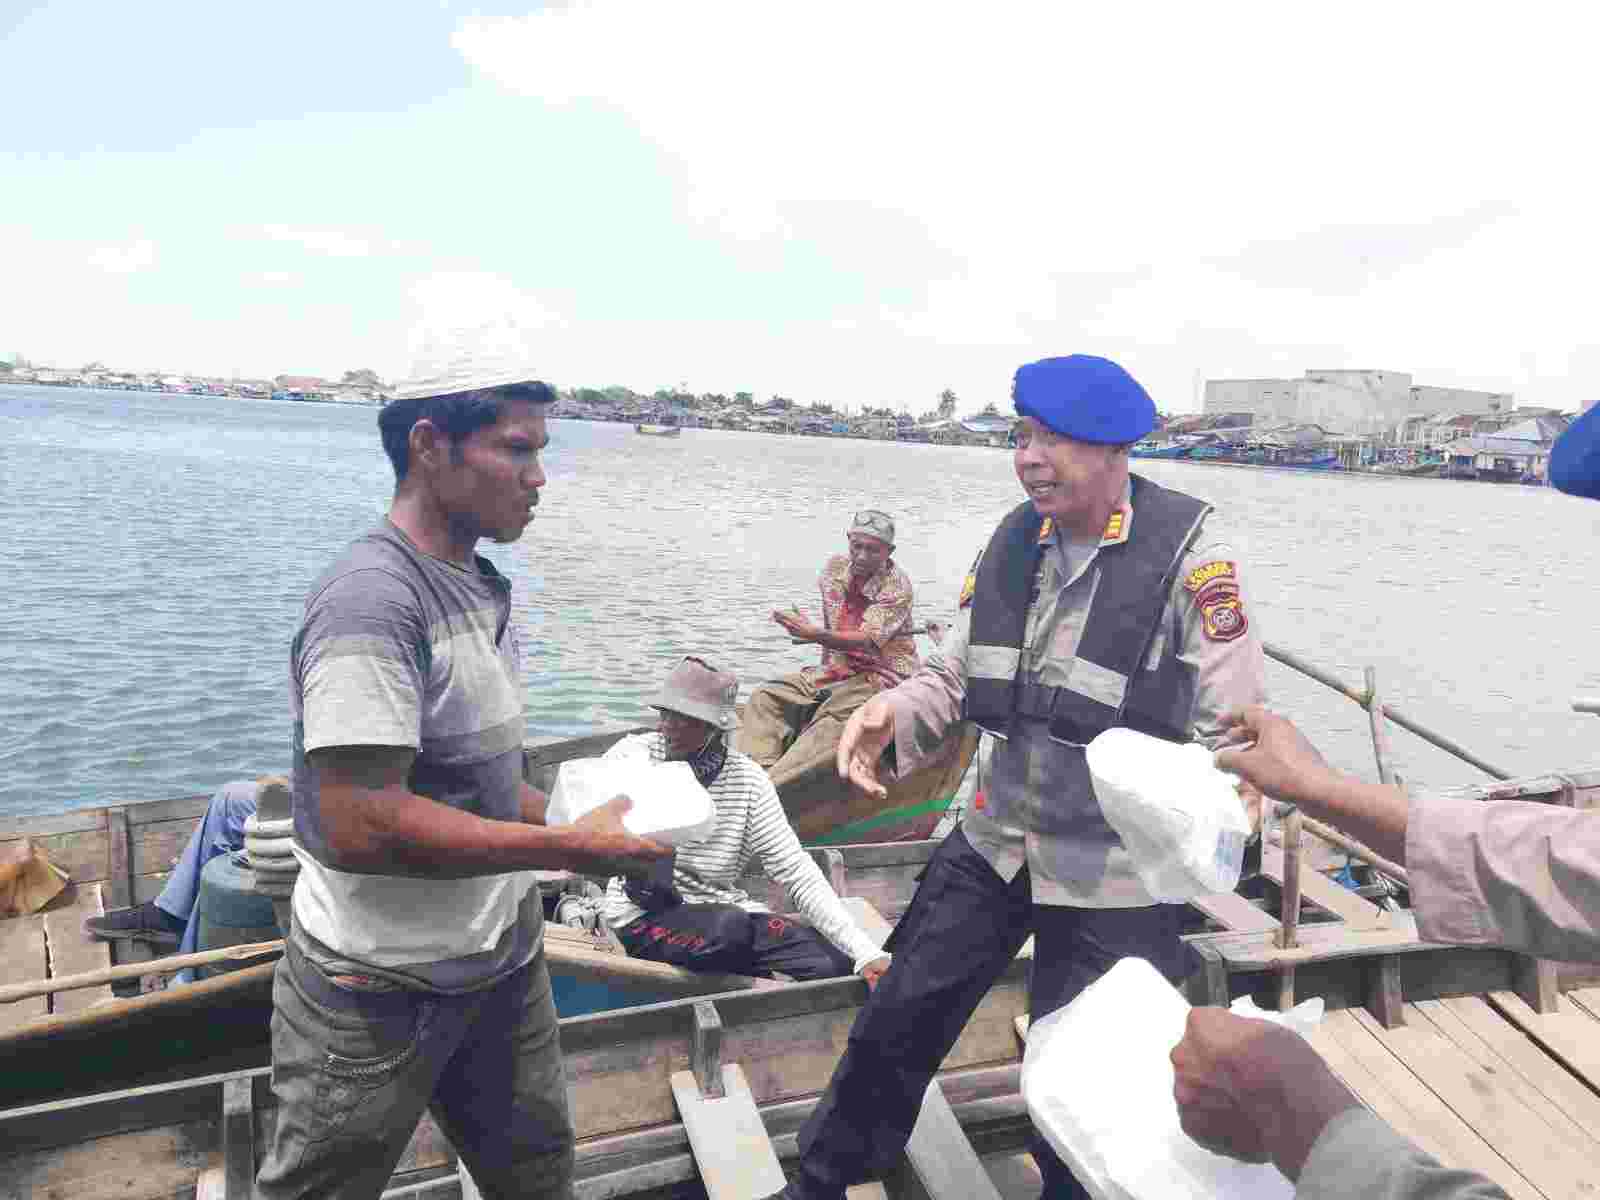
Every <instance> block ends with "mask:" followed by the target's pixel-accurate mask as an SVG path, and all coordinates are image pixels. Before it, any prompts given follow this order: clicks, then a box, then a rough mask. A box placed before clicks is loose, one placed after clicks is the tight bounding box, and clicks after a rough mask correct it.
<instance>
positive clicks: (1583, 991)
mask: <svg viewBox="0 0 1600 1200" xmlns="http://www.w3.org/2000/svg"><path fill="white" fill-rule="evenodd" d="M1567 999H1568V1000H1570V1001H1572V1003H1573V1005H1574V1006H1575V1007H1577V1008H1579V1009H1582V1010H1583V1011H1584V1012H1585V1013H1587V1014H1588V1015H1589V1016H1591V1017H1593V1018H1595V1020H1597V1021H1600V988H1597V987H1584V988H1573V989H1572V990H1571V991H1570V992H1568V993H1567Z"/></svg>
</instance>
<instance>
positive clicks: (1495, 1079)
mask: <svg viewBox="0 0 1600 1200" xmlns="http://www.w3.org/2000/svg"><path fill="white" fill-rule="evenodd" d="M1349 1012H1350V1014H1351V1015H1352V1016H1353V1017H1354V1018H1355V1020H1356V1021H1357V1022H1359V1023H1360V1024H1361V1025H1362V1026H1363V1027H1364V1028H1365V1029H1366V1030H1367V1032H1368V1033H1370V1034H1372V1036H1373V1037H1374V1038H1376V1039H1377V1041H1378V1042H1379V1043H1380V1044H1381V1045H1383V1046H1384V1047H1385V1048H1386V1049H1387V1050H1388V1051H1389V1052H1390V1053H1391V1054H1393V1055H1394V1056H1395V1057H1396V1058H1397V1059H1399V1060H1400V1062H1401V1063H1403V1064H1404V1065H1405V1067H1406V1069H1407V1070H1409V1071H1410V1072H1411V1073H1412V1074H1413V1075H1415V1076H1416V1077H1417V1078H1418V1079H1420V1080H1421V1081H1422V1082H1423V1083H1424V1084H1425V1085H1427V1087H1428V1088H1429V1089H1431V1090H1432V1091H1433V1093H1434V1094H1435V1095H1436V1096H1438V1097H1439V1098H1440V1099H1441V1100H1443V1101H1444V1102H1445V1103H1446V1104H1447V1105H1449V1106H1450V1108H1451V1109H1452V1110H1453V1111H1454V1112H1455V1113H1456V1115H1457V1116H1459V1117H1460V1118H1461V1119H1462V1120H1463V1121H1465V1122H1466V1123H1467V1124H1468V1125H1470V1126H1471V1127H1472V1128H1473V1129H1474V1130H1475V1131H1478V1133H1479V1134H1480V1136H1481V1137H1483V1139H1484V1140H1485V1141H1487V1142H1488V1143H1489V1144H1490V1146H1492V1147H1493V1148H1494V1150H1495V1152H1496V1153H1497V1154H1499V1155H1500V1157H1501V1158H1503V1159H1505V1161H1506V1162H1508V1163H1510V1164H1511V1166H1513V1167H1514V1168H1515V1169H1516V1170H1517V1172H1518V1173H1519V1174H1520V1175H1521V1176H1522V1177H1523V1178H1524V1179H1526V1180H1528V1182H1530V1183H1531V1184H1533V1185H1534V1187H1536V1188H1538V1189H1539V1191H1540V1192H1542V1193H1543V1194H1544V1195H1545V1196H1548V1197H1556V1196H1561V1197H1571V1198H1572V1200H1577V1198H1578V1197H1581V1196H1589V1195H1593V1194H1594V1192H1595V1190H1596V1187H1597V1186H1600V1143H1596V1142H1595V1141H1594V1140H1593V1139H1592V1138H1590V1137H1589V1136H1588V1135H1587V1134H1586V1133H1584V1131H1583V1130H1582V1129H1580V1128H1578V1126H1577V1125H1575V1124H1574V1123H1573V1122H1572V1121H1571V1119H1570V1118H1568V1117H1567V1116H1566V1114H1565V1113H1563V1112H1561V1110H1560V1109H1559V1108H1557V1107H1556V1106H1555V1105H1553V1104H1551V1103H1550V1101H1549V1100H1548V1099H1547V1098H1545V1097H1544V1096H1543V1095H1541V1094H1540V1093H1539V1092H1538V1090H1537V1089H1536V1088H1532V1087H1530V1086H1528V1084H1527V1083H1526V1082H1524V1081H1523V1080H1522V1079H1520V1077H1519V1076H1518V1075H1517V1073H1516V1072H1515V1071H1514V1070H1512V1069H1511V1068H1510V1066H1509V1064H1507V1063H1505V1062H1504V1061H1503V1060H1501V1059H1500V1058H1499V1056H1498V1055H1496V1054H1494V1052H1493V1051H1491V1050H1489V1049H1488V1048H1487V1047H1485V1046H1483V1045H1482V1043H1481V1042H1480V1043H1478V1044H1477V1046H1476V1048H1475V1052H1474V1051H1473V1050H1469V1049H1468V1048H1467V1046H1464V1045H1463V1044H1462V1043H1461V1042H1457V1041H1455V1040H1453V1039H1452V1038H1450V1037H1449V1036H1447V1034H1446V1033H1445V1032H1444V1031H1442V1030H1441V1029H1440V1028H1439V1027H1438V1026H1437V1025H1435V1024H1433V1022H1432V1021H1431V1020H1430V1019H1429V1018H1428V1015H1427V1014H1426V1013H1425V1012H1423V1011H1422V1010H1421V1009H1419V1008H1417V1007H1416V1006H1414V1005H1408V1006H1407V1010H1406V1022H1405V1024H1403V1025H1399V1026H1396V1027H1395V1028H1393V1029H1385V1028H1384V1027H1383V1025H1382V1024H1381V1023H1379V1022H1378V1021H1377V1020H1376V1018H1374V1017H1373V1016H1372V1014H1371V1013H1368V1012H1366V1011H1365V1010H1363V1009H1359V1008H1357V1009H1350V1010H1349ZM1474 1040H1475V1039H1472V1038H1470V1035H1468V1036H1464V1037H1463V1039H1462V1041H1463V1042H1467V1043H1469V1044H1470V1043H1471V1042H1472V1041H1474Z"/></svg>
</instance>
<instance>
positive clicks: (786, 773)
mask: <svg viewBox="0 0 1600 1200" xmlns="http://www.w3.org/2000/svg"><path fill="white" fill-rule="evenodd" d="M819 691H821V692H827V693H828V696H827V699H825V700H822V701H821V703H820V704H819V703H818V698H819ZM877 694H878V685H877V682H876V680H874V678H873V677H872V676H871V675H867V674H865V673H863V674H860V675H852V676H850V677H849V678H848V679H842V680H840V681H839V682H837V683H829V684H824V685H823V686H822V688H821V689H818V688H817V687H816V685H814V684H812V683H810V682H809V681H808V680H807V679H806V677H805V676H804V675H803V674H800V673H798V672H797V673H796V674H793V675H785V676H783V677H782V678H781V679H769V680H768V681H767V682H766V683H763V684H762V685H761V686H760V687H758V688H756V690H755V691H754V692H752V693H751V694H750V700H749V702H748V703H746V704H745V706H744V716H743V718H742V719H741V720H740V723H739V733H738V736H737V737H736V738H735V740H734V744H733V748H734V749H735V750H738V751H739V752H740V753H742V754H748V755H749V756H750V757H751V758H753V759H755V760H756V762H758V763H760V764H761V765H762V766H763V767H765V768H766V770H767V774H768V775H769V776H770V777H771V779H772V783H773V786H774V787H776V788H777V789H778V790H779V791H782V790H783V789H784V787H786V786H788V785H789V784H793V783H801V782H809V781H811V780H813V779H815V778H817V777H819V776H821V775H822V774H823V773H824V772H826V774H827V775H828V776H830V777H831V776H832V775H833V773H834V766H833V764H834V755H835V753H836V752H837V750H838V748H839V735H840V734H842V733H843V732H844V723H845V722H846V721H848V720H849V719H850V714H851V713H853V712H855V711H856V709H858V708H860V707H861V706H862V705H863V704H865V703H866V702H867V701H868V700H871V699H872V698H873V697H874V696H876V695H877Z"/></svg>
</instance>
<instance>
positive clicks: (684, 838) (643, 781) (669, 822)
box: [545, 757, 717, 846]
mask: <svg viewBox="0 0 1600 1200" xmlns="http://www.w3.org/2000/svg"><path fill="white" fill-rule="evenodd" d="M613 796H627V797H628V798H629V799H630V800H632V801H633V806H632V807H631V808H629V809H628V811H627V812H626V813H624V814H623V816H622V825H623V828H625V829H626V830H627V831H628V832H629V833H632V834H637V835H638V836H639V837H647V838H651V839H652V840H654V841H658V842H661V843H663V844H665V845H669V846H686V845H688V844H689V843H691V842H698V841H700V840H701V839H702V838H704V837H708V836H709V835H710V833H711V831H712V829H713V828H714V827H715V825H716V821H717V809H716V804H715V802H714V801H713V800H712V799H711V793H710V792H708V791H706V789H705V788H703V787H702V786H700V781H699V780H698V779H696V778H695V777H694V771H693V770H692V769H690V767H689V764H688V763H686V762H664V763H652V762H647V761H644V760H642V759H640V758H637V757H626V758H575V759H572V760H570V761H568V762H564V763H562V764H561V769H560V771H559V772H558V773H557V775H556V785H555V788H554V789H553V790H552V791H551V792H550V805H549V808H548V810H547V811H546V814H545V820H546V821H547V822H548V823H549V824H551V825H571V824H572V823H573V822H574V821H577V820H578V819H579V818H581V817H583V816H584V815H585V814H586V813H589V812H592V811H593V810H594V809H596V808H598V807H600V805H602V804H604V803H606V801H608V800H610V799H611V798H612V797H613Z"/></svg>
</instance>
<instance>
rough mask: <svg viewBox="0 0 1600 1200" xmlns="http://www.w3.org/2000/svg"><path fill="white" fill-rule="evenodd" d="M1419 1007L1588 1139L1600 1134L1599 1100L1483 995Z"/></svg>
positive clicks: (1454, 1037)
mask: <svg viewBox="0 0 1600 1200" xmlns="http://www.w3.org/2000/svg"><path fill="white" fill-rule="evenodd" d="M1417 1008H1418V1009H1420V1010H1421V1011H1422V1012H1423V1013H1424V1014H1425V1015H1426V1016H1427V1017H1428V1018H1429V1020H1431V1021H1433V1023H1434V1024H1435V1025H1437V1026H1438V1027H1439V1028H1441V1029H1443V1030H1445V1031H1446V1032H1447V1033H1448V1034H1449V1035H1450V1037H1451V1038H1452V1039H1454V1040H1455V1041H1457V1042H1461V1043H1463V1044H1465V1043H1466V1040H1467V1039H1468V1038H1476V1039H1477V1041H1478V1042H1480V1043H1481V1044H1482V1045H1483V1046H1485V1047H1487V1048H1488V1049H1489V1050H1492V1051H1493V1052H1494V1054H1495V1055H1496V1056H1497V1058H1498V1060H1499V1061H1500V1062H1503V1063H1506V1064H1508V1065H1509V1069H1511V1070H1513V1071H1515V1072H1517V1074H1518V1075H1520V1076H1521V1077H1522V1079H1524V1080H1525V1081H1526V1082H1527V1083H1528V1084H1529V1085H1530V1086H1532V1087H1535V1088H1537V1089H1538V1090H1539V1092H1540V1093H1541V1094H1542V1095H1544V1096H1545V1097H1547V1098H1548V1099H1549V1100H1550V1102H1551V1103H1552V1104H1554V1105H1555V1106H1556V1107H1558V1108H1559V1109H1561V1111H1562V1112H1564V1113H1565V1114H1566V1115H1567V1116H1568V1117H1570V1118H1571V1119H1572V1121H1573V1122H1574V1123H1575V1124H1576V1125H1577V1126H1578V1127H1579V1128H1581V1129H1585V1130H1588V1131H1590V1133H1591V1135H1593V1134H1594V1133H1596V1132H1600V1096H1597V1095H1596V1094H1595V1093H1594V1092H1593V1091H1591V1090H1590V1089H1589V1088H1588V1087H1586V1086H1584V1083H1583V1081H1582V1080H1581V1079H1579V1078H1578V1077H1577V1076H1576V1075H1574V1074H1573V1073H1572V1072H1571V1071H1568V1070H1567V1069H1566V1068H1565V1067H1563V1066H1562V1065H1561V1064H1560V1063H1559V1062H1557V1061H1556V1060H1555V1059H1553V1058H1551V1057H1550V1056H1549V1055H1548V1054H1546V1053H1545V1052H1544V1051H1543V1050H1541V1049H1540V1048H1539V1046H1538V1044H1537V1043H1536V1042H1534V1041H1533V1040H1532V1039H1531V1038H1529V1037H1528V1036H1527V1035H1526V1034H1524V1033H1523V1032H1522V1031H1521V1030H1520V1029H1518V1028H1517V1027H1516V1026H1515V1025H1513V1024H1512V1023H1511V1022H1509V1021H1507V1020H1506V1019H1505V1018H1504V1017H1503V1016H1501V1015H1500V1014H1499V1013H1498V1012H1496V1011H1495V1010H1494V1009H1493V1008H1491V1007H1489V1005H1488V1004H1487V1003H1486V1002H1485V1001H1484V1000H1483V999H1482V998H1481V997H1477V996H1457V997H1455V998H1453V999H1450V1000H1424V1001H1422V1002H1421V1003H1419V1004H1418V1005H1417Z"/></svg>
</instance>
